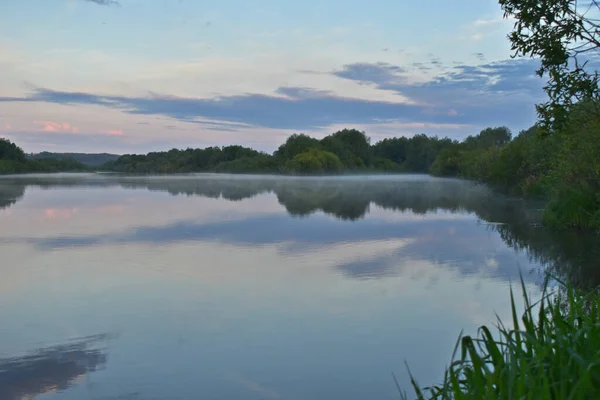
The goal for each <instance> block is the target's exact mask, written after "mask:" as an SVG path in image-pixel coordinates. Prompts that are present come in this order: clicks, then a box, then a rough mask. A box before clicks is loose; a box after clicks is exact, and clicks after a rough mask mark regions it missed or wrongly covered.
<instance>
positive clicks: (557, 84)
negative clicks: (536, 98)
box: [499, 0, 600, 134]
mask: <svg viewBox="0 0 600 400" xmlns="http://www.w3.org/2000/svg"><path fill="white" fill-rule="evenodd" d="M499 3H500V6H501V7H502V10H503V11H504V16H505V17H512V18H514V19H515V23H514V29H513V32H511V34H510V35H509V36H508V38H509V40H510V43H511V47H512V50H513V51H514V55H515V56H525V57H534V58H539V60H540V67H539V69H538V70H537V74H538V76H540V77H543V76H547V77H548V81H547V84H546V86H545V87H544V90H545V92H546V94H547V95H548V101H547V102H545V103H543V104H539V105H537V107H536V108H537V111H538V115H539V117H540V128H541V130H542V133H544V134H551V133H557V132H560V131H562V129H563V128H564V126H565V125H566V124H568V123H569V119H570V117H571V112H572V110H573V108H574V107H576V106H577V104H578V103H581V102H582V101H591V102H593V103H596V104H598V102H599V101H600V87H599V86H598V82H599V76H598V73H597V71H596V70H595V69H594V67H593V66H592V65H588V61H590V60H591V59H592V58H593V57H594V56H597V51H598V48H600V20H599V19H598V16H597V13H598V11H599V10H600V3H598V2H597V1H595V0H593V1H577V0H499ZM590 112H592V113H593V115H594V116H595V118H598V117H600V110H598V109H594V110H590Z"/></svg>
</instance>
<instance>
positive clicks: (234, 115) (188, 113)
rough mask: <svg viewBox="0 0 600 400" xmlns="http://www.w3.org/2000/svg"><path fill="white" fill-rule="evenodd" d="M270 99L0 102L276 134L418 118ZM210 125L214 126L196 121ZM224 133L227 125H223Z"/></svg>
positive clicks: (298, 97) (390, 107)
mask: <svg viewBox="0 0 600 400" xmlns="http://www.w3.org/2000/svg"><path fill="white" fill-rule="evenodd" d="M277 93H279V94H284V95H287V96H286V97H282V96H269V95H261V94H246V95H238V96H225V97H216V98H212V99H203V98H185V97H175V96H165V95H156V94H150V95H149V96H146V97H125V96H101V95H94V94H89V93H78V92H61V91H54V90H50V89H43V88H40V89H36V90H34V91H33V92H32V93H30V94H29V95H28V96H26V97H23V98H17V99H15V98H12V97H11V98H2V97H0V102H6V101H25V102H47V103H54V104H69V105H78V104H79V105H83V104H92V105H104V106H106V107H110V108H116V109H120V110H122V111H124V112H127V113H130V114H138V115H156V116H166V117H171V118H174V119H179V120H182V121H186V122H197V121H195V120H194V119H195V118H207V119H210V120H221V121H229V122H230V123H231V122H233V123H237V124H238V125H233V126H230V128H231V127H233V128H234V129H235V128H240V125H239V124H240V123H241V124H247V125H253V126H261V127H266V128H276V129H318V128H322V127H326V126H328V125H331V124H334V123H350V124H352V123H359V122H365V121H374V120H387V119H405V118H410V117H411V116H414V115H415V114H418V113H419V108H418V107H416V106H413V105H405V104H397V103H392V102H385V101H368V100H361V99H351V98H344V97H338V96H336V95H334V94H333V93H330V92H323V91H318V90H313V89H307V88H293V87H292V88H289V87H288V88H280V89H278V91H277ZM198 123H203V124H207V123H210V124H213V125H215V126H214V127H216V128H219V125H221V123H219V122H210V121H209V122H198ZM225 127H226V128H227V126H225Z"/></svg>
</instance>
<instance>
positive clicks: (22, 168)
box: [0, 138, 88, 174]
mask: <svg viewBox="0 0 600 400" xmlns="http://www.w3.org/2000/svg"><path fill="white" fill-rule="evenodd" d="M86 170H88V168H87V167H86V166H85V165H83V164H81V163H80V162H78V161H76V160H74V159H72V158H63V159H59V158H50V157H48V158H29V157H27V155H26V154H25V152H24V151H23V149H21V148H20V147H18V146H17V145H16V144H14V143H12V142H11V141H10V140H8V139H3V138H0V174H23V173H35V172H64V171H73V172H75V171H86Z"/></svg>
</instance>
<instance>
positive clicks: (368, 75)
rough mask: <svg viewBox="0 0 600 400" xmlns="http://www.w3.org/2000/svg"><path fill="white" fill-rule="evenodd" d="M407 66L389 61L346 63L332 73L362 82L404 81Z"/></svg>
mask: <svg viewBox="0 0 600 400" xmlns="http://www.w3.org/2000/svg"><path fill="white" fill-rule="evenodd" d="M406 72H407V70H406V68H403V67H400V66H397V65H390V64H388V63H383V62H379V63H375V64H372V63H356V64H348V65H344V66H343V68H342V69H340V70H338V71H333V72H332V73H331V74H332V75H335V76H337V77H339V78H344V79H350V80H353V81H358V82H361V83H379V82H382V81H383V82H395V81H404V80H405V74H406Z"/></svg>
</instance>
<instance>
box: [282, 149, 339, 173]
mask: <svg viewBox="0 0 600 400" xmlns="http://www.w3.org/2000/svg"><path fill="white" fill-rule="evenodd" d="M343 166H344V165H343V164H342V162H341V161H340V159H339V158H338V156H336V155H335V154H333V153H330V152H328V151H324V150H319V149H309V150H308V151H306V152H304V153H300V154H297V155H296V156H295V157H294V158H292V159H291V160H288V162H286V164H285V169H286V170H288V171H290V172H293V173H298V174H315V173H316V174H322V173H332V172H339V171H341V170H342V168H343Z"/></svg>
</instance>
